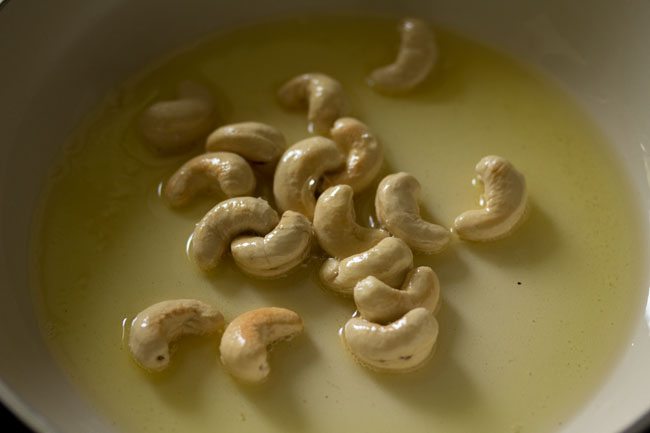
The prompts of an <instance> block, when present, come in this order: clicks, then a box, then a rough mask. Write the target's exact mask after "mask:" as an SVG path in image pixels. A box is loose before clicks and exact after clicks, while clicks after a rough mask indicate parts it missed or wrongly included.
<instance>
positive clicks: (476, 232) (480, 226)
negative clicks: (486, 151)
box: [454, 155, 527, 241]
mask: <svg viewBox="0 0 650 433" xmlns="http://www.w3.org/2000/svg"><path fill="white" fill-rule="evenodd" d="M475 170H476V173H478V178H479V180H481V181H482V182H483V185H484V187H485V191H484V193H483V199H482V200H481V204H482V205H483V209H480V210H470V211H467V212H463V213H462V214H461V215H459V216H458V217H457V218H456V220H455V221H454V231H456V233H458V236H459V237H460V238H462V239H466V240H468V241H491V240H495V239H499V238H502V237H504V236H507V235H508V234H510V233H511V232H512V231H513V230H514V229H515V228H516V227H517V226H518V225H519V223H520V222H521V221H522V220H523V217H524V215H525V214H526V203H527V193H526V179H525V178H524V176H523V175H522V174H521V173H520V172H518V171H517V169H516V168H515V167H514V166H513V165H512V164H511V163H510V162H509V161H508V160H506V159H505V158H502V157H500V156H494V155H491V156H486V157H484V158H483V159H481V160H480V161H479V163H478V164H476V168H475Z"/></svg>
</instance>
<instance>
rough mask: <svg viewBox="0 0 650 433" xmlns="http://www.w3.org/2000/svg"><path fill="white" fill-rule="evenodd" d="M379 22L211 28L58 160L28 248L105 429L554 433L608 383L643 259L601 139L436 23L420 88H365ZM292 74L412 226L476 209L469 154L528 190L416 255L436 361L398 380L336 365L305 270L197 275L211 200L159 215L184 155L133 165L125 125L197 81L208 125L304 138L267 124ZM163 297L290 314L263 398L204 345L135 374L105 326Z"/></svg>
mask: <svg viewBox="0 0 650 433" xmlns="http://www.w3.org/2000/svg"><path fill="white" fill-rule="evenodd" d="M394 26H395V22H394V21H385V20H380V19H367V20H365V19H358V18H357V19H347V18H345V19H329V18H318V19H304V20H292V21H287V22H278V23H271V24H264V25H260V26H255V27H251V28H246V29H241V30H237V31H234V32H231V33H227V34H223V35H218V36H215V37H214V39H211V40H208V41H205V42H203V43H201V44H199V45H197V46H195V47H193V48H191V49H189V50H187V51H184V52H182V53H180V54H178V55H176V56H174V57H173V58H171V59H168V60H166V61H165V62H163V63H162V64H161V65H159V66H156V67H154V68H152V69H150V70H149V71H146V72H145V73H143V74H141V76H139V77H137V78H134V79H133V80H131V81H130V82H129V83H127V84H126V85H124V86H123V87H121V88H119V89H117V90H116V91H115V92H113V93H112V94H111V95H109V97H108V98H107V99H106V101H105V102H104V103H103V104H102V105H101V107H100V108H98V110H97V111H96V112H95V113H93V114H91V115H89V118H88V120H87V121H86V123H85V124H84V125H82V126H81V127H80V128H79V130H78V131H77V133H76V134H75V136H74V137H73V139H72V140H71V143H70V144H69V145H68V146H67V147H66V151H65V152H64V155H63V156H62V158H61V161H60V163H59V164H58V165H57V167H56V170H55V171H54V173H53V175H52V177H51V182H50V187H49V192H48V194H47V197H46V198H45V205H44V212H43V215H42V217H41V220H40V223H39V226H38V228H37V234H36V236H35V238H36V241H35V254H36V257H37V270H36V271H35V277H36V278H35V281H36V282H37V284H36V285H37V299H38V303H39V307H40V308H41V311H42V319H43V328H44V332H46V335H47V337H48V340H49V341H50V342H51V346H52V349H53V350H54V351H55V353H56V354H57V356H58V358H59V359H60V361H61V363H62V365H63V366H64V368H65V369H66V370H67V371H68V373H69V374H70V376H71V377H72V379H73V380H74V381H75V382H76V383H78V384H79V386H80V388H81V389H83V390H84V392H86V393H87V395H88V396H89V397H90V398H91V399H92V401H94V402H95V403H96V405H97V407H98V408H99V409H100V410H101V411H102V412H104V413H105V414H106V416H107V417H108V418H109V419H110V420H111V421H112V422H114V423H115V424H116V425H117V426H118V427H119V428H121V429H123V430H124V431H126V432H147V431H156V432H174V431H176V432H190V431H191V432H195V433H200V432H212V431H217V430H219V431H237V432H262V431H263V432H283V433H286V432H307V431H308V432H333V431H373V432H378V433H379V432H393V431H409V432H424V431H427V432H428V431H437V432H447V433H452V432H458V433H460V432H470V431H480V432H483V433H489V432H494V433H504V432H542V431H552V430H554V429H555V428H556V427H557V426H558V425H559V424H561V423H562V422H563V421H565V420H566V419H567V418H568V417H569V416H570V415H571V413H572V412H573V411H575V410H576V409H577V408H578V407H579V405H580V404H581V403H582V402H584V401H585V399H586V398H587V396H588V395H589V392H590V391H592V390H593V389H594V387H595V386H596V385H597V384H598V381H599V380H600V379H601V378H602V377H603V375H604V374H605V373H606V371H607V368H608V367H609V366H610V365H611V363H612V361H613V360H614V359H615V358H614V357H615V356H616V353H617V351H618V350H619V349H620V348H621V347H622V344H623V343H622V341H624V340H625V339H626V338H627V336H628V333H629V330H630V326H631V318H632V316H633V315H634V314H633V313H634V312H636V311H637V310H638V305H639V300H640V298H641V291H640V281H641V277H640V272H641V262H642V258H641V257H640V253H641V251H642V249H641V245H640V243H639V242H638V240H637V239H635V237H636V236H635V233H638V232H639V230H640V223H639V221H637V220H636V219H635V217H634V215H637V214H639V213H640V212H639V211H638V210H637V208H636V207H635V206H634V204H633V201H632V199H631V196H630V195H629V194H628V193H627V191H628V190H629V187H628V185H627V183H626V182H625V179H624V176H623V175H622V172H621V169H620V167H619V166H618V165H616V161H615V158H613V157H612V155H611V154H610V153H609V151H608V150H607V146H606V143H605V142H604V140H603V138H602V137H601V136H600V135H599V133H598V131H597V130H596V128H594V126H593V125H591V124H590V123H589V121H588V120H587V119H586V118H585V117H584V116H583V114H581V112H580V111H579V110H578V109H577V108H576V107H575V106H574V105H573V104H572V103H571V101H570V100H568V99H567V97H565V95H563V94H562V92H561V91H559V90H558V89H556V88H555V87H554V86H553V85H551V84H549V83H548V82H546V81H545V80H543V79H540V78H539V77H537V76H536V75H535V74H533V73H531V72H530V71H528V70H527V69H526V68H524V67H522V66H521V65H519V64H517V63H516V62H514V61H513V60H511V59H509V58H507V57H505V56H503V55H501V54H499V53H496V52H494V51H492V50H490V49H488V48H486V47H483V46H481V45H479V44H477V43H474V42H470V41H467V40H465V39H463V38H460V37H458V36H456V35H454V34H451V33H448V32H445V31H442V30H441V31H439V32H438V41H439V45H440V52H441V56H442V57H441V62H440V65H439V68H438V69H437V71H436V73H435V74H434V75H432V76H431V77H429V79H427V81H426V82H425V83H424V84H423V85H422V86H421V87H419V88H418V89H417V91H415V92H413V93H412V94H409V95H407V96H404V97H386V96H382V95H379V94H377V93H375V92H374V91H373V90H371V89H370V88H368V87H367V85H366V84H365V81H364V80H365V77H366V76H367V74H368V72H369V71H370V70H372V68H374V67H376V66H378V65H382V64H385V63H389V62H390V61H391V59H392V58H393V57H394V54H395V50H396V47H397V44H398V36H397V32H396V31H395V27H394ZM309 71H320V72H324V73H328V74H331V75H332V76H334V77H336V78H337V79H339V80H340V81H341V82H342V84H343V86H344V88H345V91H346V93H347V96H348V99H349V102H350V107H349V108H350V113H351V114H352V115H354V116H355V117H358V118H360V119H361V120H362V121H364V122H365V123H367V124H368V125H369V127H370V128H371V129H372V130H373V131H374V132H375V133H376V135H377V136H378V137H379V138H380V140H381V141H382V143H383V144H384V146H385V149H386V167H385V172H386V173H388V172H395V171H408V172H410V173H413V174H414V175H415V176H416V177H417V178H418V179H419V180H420V182H421V184H422V199H423V207H424V208H425V209H426V214H427V215H428V217H429V218H432V219H433V220H435V221H437V222H439V223H441V224H443V225H445V226H447V227H449V226H450V225H451V223H452V221H453V219H454V217H455V216H456V215H458V214H459V213H461V212H462V211H464V210H467V209H469V208H474V207H477V203H478V199H479V194H480V190H479V189H477V188H475V187H473V186H472V183H471V180H472V177H473V176H474V172H473V167H474V165H475V163H476V162H477V161H478V160H479V159H480V158H481V157H482V156H484V155H486V154H498V155H502V156H505V157H506V158H508V159H509V160H511V161H512V162H513V163H514V164H515V166H516V167H518V168H519V169H520V170H521V171H522V172H523V173H524V174H525V176H526V178H527V182H528V188H529V194H530V202H531V207H530V211H529V215H528V219H527V221H526V222H525V223H524V224H523V225H522V226H521V227H520V228H519V229H518V230H517V231H516V232H515V233H514V234H513V235H512V236H510V237H509V238H507V239H503V240H501V241H497V242H492V243H485V244H471V243H464V242H460V241H457V240H456V241H455V242H454V243H453V244H452V245H451V247H450V248H449V249H448V250H447V251H446V252H444V253H443V254H440V255H436V256H417V257H416V261H417V263H418V264H427V265H430V266H432V267H433V269H434V270H435V271H436V272H437V273H438V275H439V277H440V281H441V285H442V290H443V299H444V301H443V302H444V304H443V308H442V311H441V313H440V315H439V317H438V319H439V323H440V329H441V334H440V337H439V340H438V346H437V352H436V355H435V356H434V358H433V359H432V360H431V362H429V363H428V364H427V365H426V366H425V367H424V368H422V369H421V370H419V371H417V372H415V373H411V374H407V375H386V374H377V373H374V372H371V371H368V370H365V369H363V368H362V367H360V366H358V365H357V364H355V362H354V361H353V360H352V358H351V357H350V356H349V355H348V354H347V353H346V352H345V351H344V349H343V347H342V345H341V343H340V341H339V337H338V333H337V331H338V329H339V328H340V327H341V326H342V325H343V324H344V323H345V321H346V320H347V319H348V318H349V317H350V315H351V314H352V312H353V310H354V305H353V303H352V302H351V301H350V300H347V299H343V298H340V297H337V296H335V295H333V294H331V293H328V292H326V291H324V290H323V289H321V288H319V286H318V285H317V282H316V281H317V280H316V275H317V270H318V261H316V260H315V261H313V262H312V263H310V264H309V266H305V267H302V268H301V269H300V270H299V271H297V272H295V273H293V274H291V275H290V276H289V277H287V278H284V279H280V280H274V281H259V280H254V279H251V278H249V277H247V276H245V275H243V274H242V273H241V272H240V271H239V270H237V269H236V268H235V267H234V265H233V263H232V261H231V260H230V259H228V260H226V261H224V262H223V263H222V264H221V265H220V267H219V268H218V269H217V270H216V271H215V272H214V273H212V274H210V275H206V274H203V273H201V272H199V271H198V270H197V269H195V267H194V266H193V265H192V264H191V263H190V262H189V261H188V259H187V257H186V254H185V244H186V241H187V239H188V236H189V234H190V233H191V232H192V230H193V226H194V223H195V222H196V221H198V220H199V219H200V218H201V216H202V215H203V214H204V213H205V212H206V211H207V210H208V209H209V208H210V207H211V206H212V205H214V204H215V203H216V202H217V201H218V199H212V200H210V199H206V200H204V201H202V202H197V203H195V204H193V205H191V206H189V207H188V208H186V209H184V210H180V211H177V210H172V209H170V208H169V207H168V206H167V205H166V204H165V203H164V201H163V200H162V199H161V198H160V197H159V195H158V193H157V191H158V187H159V185H160V183H161V182H162V181H164V180H165V179H167V178H168V177H169V176H170V175H171V173H173V172H174V170H175V169H176V168H178V167H179V166H180V164H182V162H183V161H184V160H185V159H187V158H189V156H191V155H184V156H181V157H171V158H170V157H166V158H162V157H157V156H155V155H154V154H153V153H151V152H150V151H149V149H148V148H147V147H146V146H145V145H143V143H142V142H141V140H140V138H139V136H138V134H137V131H136V122H135V120H134V119H136V118H137V115H138V113H139V112H140V111H141V110H142V109H143V107H145V106H147V105H148V104H149V103H151V102H152V101H154V100H156V99H164V98H170V97H172V95H173V91H174V88H175V85H176V83H178V82H179V81H180V80H184V79H188V78H190V79H195V80H199V81H201V82H203V83H207V84H208V85H210V86H211V88H212V90H213V91H214V92H215V94H216V95H217V98H218V101H219V105H220V114H221V122H222V123H223V124H225V123H231V122H237V121H246V120H256V121H261V122H266V123H269V124H272V125H275V126H276V127H278V128H279V129H280V130H282V131H283V132H284V133H285V135H286V137H287V141H288V143H293V142H295V141H297V140H299V139H302V138H304V137H306V136H307V130H306V123H307V122H306V119H305V115H304V113H299V112H286V111H284V110H282V109H281V108H280V107H279V106H278V104H277V102H276V99H275V91H276V89H277V88H278V86H279V85H280V84H281V83H282V82H284V81H285V80H286V79H288V78H290V77H292V76H294V75H296V74H298V73H303V72H309ZM199 151H200V149H197V151H196V152H199ZM262 189H264V188H262ZM267 192H268V187H267V188H266V192H265V191H263V190H261V191H260V194H264V193H267ZM371 203H372V195H368V196H365V197H359V200H358V203H357V204H358V207H359V209H358V215H359V217H360V219H363V220H365V221H368V219H369V218H371V217H372V216H371V212H370V209H369V208H370V207H371V206H370V205H371ZM170 298H197V299H201V300H204V301H206V302H209V303H212V304H214V305H217V306H219V307H220V308H221V310H222V312H223V313H224V315H225V316H226V318H227V319H228V320H232V319H233V318H234V317H236V316H237V315H238V314H240V313H242V312H244V311H247V310H250V309H253V308H256V307H261V306H271V305H273V306H283V307H287V308H291V309H294V310H295V311H297V312H298V313H299V314H301V315H302V317H303V318H304V320H305V326H306V332H305V334H304V335H302V336H300V337H298V338H296V339H295V340H293V341H291V342H290V343H287V344H284V343H283V344H281V345H279V346H277V347H276V348H275V349H274V350H273V352H272V356H271V368H272V373H271V376H270V379H269V380H268V381H267V382H266V383H264V384H263V385H260V386H246V385H241V384H239V383H237V382H235V381H234V380H233V379H232V378H230V377H229V376H228V375H227V374H226V373H225V372H224V369H223V368H222V367H221V365H220V363H219V362H218V360H217V359H218V339H217V338H204V339H200V338H189V339H186V340H183V341H182V342H181V344H179V348H178V351H177V352H176V353H175V355H174V357H173V359H172V367H171V368H170V369H169V370H168V371H166V372H164V373H162V374H149V373H146V372H144V371H142V370H141V369H139V368H138V367H137V366H136V365H135V363H134V362H133V361H132V360H131V359H130V357H129V354H128V350H127V349H126V347H125V346H124V345H123V341H122V333H123V332H124V329H126V330H128V323H129V322H130V320H131V319H132V318H133V317H134V316H135V315H136V314H137V313H138V311H140V310H142V309H143V308H145V307H146V306H148V305H150V304H152V303H154V302H157V301H160V300H164V299H170ZM123 325H126V328H123Z"/></svg>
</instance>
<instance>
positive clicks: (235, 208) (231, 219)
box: [190, 197, 278, 271]
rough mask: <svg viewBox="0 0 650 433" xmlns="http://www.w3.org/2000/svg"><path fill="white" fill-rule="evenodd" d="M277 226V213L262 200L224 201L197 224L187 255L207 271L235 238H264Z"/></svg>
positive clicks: (250, 198)
mask: <svg viewBox="0 0 650 433" xmlns="http://www.w3.org/2000/svg"><path fill="white" fill-rule="evenodd" d="M277 224H278V213H277V212H276V211H275V210H273V208H272V207H271V206H270V205H269V204H268V203H267V202H266V200H263V199H261V198H253V197H236V198H231V199H228V200H224V201H222V202H221V203H219V204H218V205H216V206H215V207H213V208H212V209H210V211H208V213H207V214H205V216H204V217H203V218H202V219H201V221H199V222H198V224H197V225H196V227H195V228H194V233H193V234H192V241H191V244H190V255H191V257H192V258H193V260H194V261H195V262H196V264H197V265H198V266H199V267H200V268H201V269H203V270H204V271H208V270H210V269H213V268H215V267H216V266H217V265H218V264H219V260H221V257H222V256H223V254H224V253H225V252H226V250H227V249H228V247H229V246H230V242H231V241H232V239H234V238H235V237H236V236H239V235H241V234H244V233H250V232H253V233H257V234H260V235H265V234H267V233H268V232H270V231H271V230H273V227H275V226H276V225H277Z"/></svg>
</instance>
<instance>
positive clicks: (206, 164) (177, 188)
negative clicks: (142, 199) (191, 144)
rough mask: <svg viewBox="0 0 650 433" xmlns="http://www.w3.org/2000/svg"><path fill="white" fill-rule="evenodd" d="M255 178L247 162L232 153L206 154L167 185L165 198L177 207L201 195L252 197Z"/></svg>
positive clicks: (192, 161) (186, 166)
mask: <svg viewBox="0 0 650 433" xmlns="http://www.w3.org/2000/svg"><path fill="white" fill-rule="evenodd" d="M254 190H255V175H254V174H253V170H252V169H251V167H250V165H248V162H246V160H245V159H244V158H242V157H241V156H239V155H237V154H235V153H230V152H213V153H204V154H203V155H199V156H197V157H195V158H192V159H190V160H189V161H187V162H186V163H185V164H183V165H182V166H181V168H179V169H178V170H177V171H176V173H174V175H173V176H172V177H170V178H169V180H168V181H167V183H166V184H165V188H164V190H163V194H164V195H165V198H166V199H167V201H168V202H169V204H171V205H172V206H174V207H177V206H184V205H186V204H188V203H189V202H190V201H191V200H192V199H193V198H194V197H196V196H197V195H199V194H201V193H208V194H210V193H215V192H222V193H223V194H224V195H225V196H226V197H239V196H244V195H251V194H252V193H253V191H254Z"/></svg>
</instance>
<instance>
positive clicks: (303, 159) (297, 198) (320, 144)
mask: <svg viewBox="0 0 650 433" xmlns="http://www.w3.org/2000/svg"><path fill="white" fill-rule="evenodd" d="M342 165H343V154H342V153H341V152H340V151H339V148H338V146H337V145H336V143H334V142H333V141H332V140H329V139H327V138H324V137H311V138H307V139H305V140H302V141H299V142H297V143H296V144H294V145H293V146H291V147H290V148H289V149H287V151H286V152H284V154H283V155H282V158H280V162H278V166H277V168H276V170H275V176H274V179H273V195H274V197H275V204H276V205H277V206H278V208H279V209H280V210H281V211H283V212H284V211H287V210H293V211H296V212H300V213H301V214H303V215H305V216H306V217H307V218H309V219H310V220H311V219H312V218H313V216H314V206H315V205H316V197H315V196H314V193H315V191H316V185H317V184H318V180H319V179H320V178H321V176H322V175H323V173H325V172H327V171H332V170H336V169H338V168H339V167H341V166H342Z"/></svg>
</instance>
